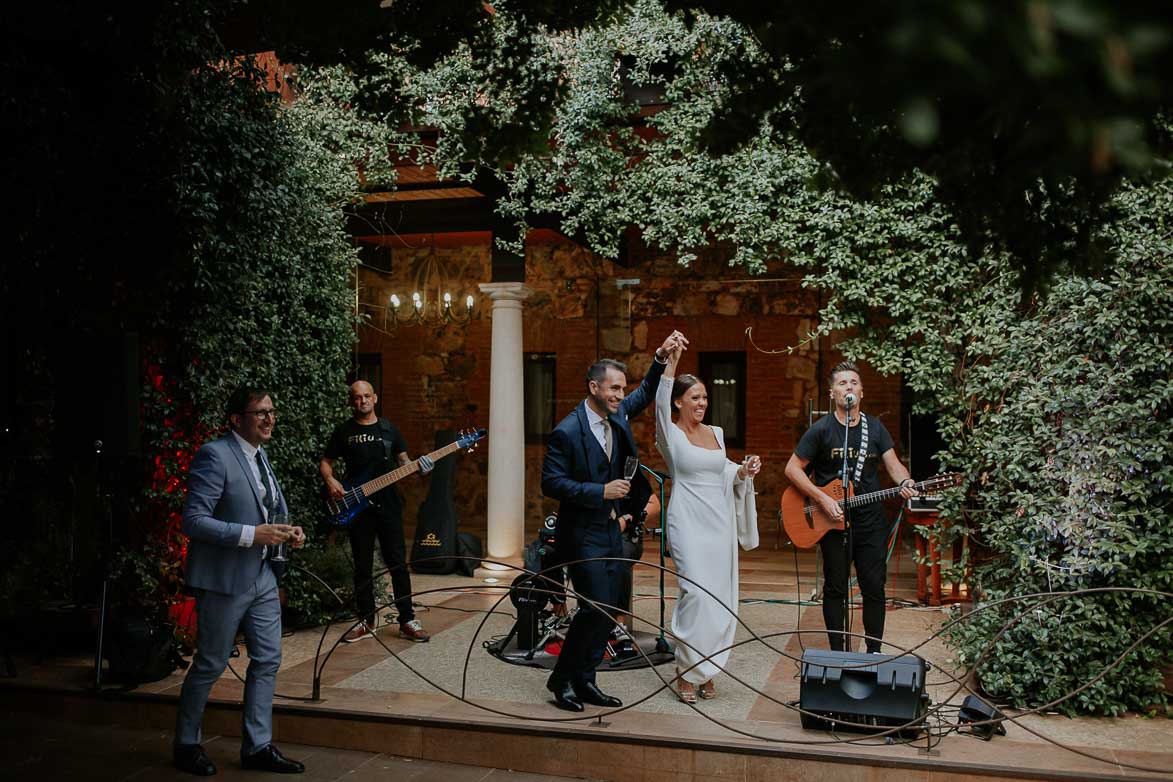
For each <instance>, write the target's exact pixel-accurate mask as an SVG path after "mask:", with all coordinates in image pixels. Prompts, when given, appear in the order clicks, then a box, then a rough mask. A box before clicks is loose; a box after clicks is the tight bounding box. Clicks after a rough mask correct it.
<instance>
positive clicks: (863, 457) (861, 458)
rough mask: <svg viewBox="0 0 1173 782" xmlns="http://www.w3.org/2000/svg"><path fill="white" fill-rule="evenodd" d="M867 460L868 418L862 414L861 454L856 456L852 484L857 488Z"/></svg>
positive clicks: (860, 424)
mask: <svg viewBox="0 0 1173 782" xmlns="http://www.w3.org/2000/svg"><path fill="white" fill-rule="evenodd" d="M867 458H868V417H867V416H866V415H865V414H863V413H860V414H859V452H858V453H857V454H856V459H855V477H854V478H853V479H852V483H854V484H855V485H856V486H858V485H859V479H860V478H862V477H863V463H864V462H866V461H867Z"/></svg>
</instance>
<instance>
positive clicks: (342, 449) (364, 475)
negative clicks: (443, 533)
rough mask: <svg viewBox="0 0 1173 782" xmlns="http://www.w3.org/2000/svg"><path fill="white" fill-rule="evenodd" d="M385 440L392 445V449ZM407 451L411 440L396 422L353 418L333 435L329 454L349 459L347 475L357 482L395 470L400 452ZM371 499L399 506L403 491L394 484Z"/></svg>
mask: <svg viewBox="0 0 1173 782" xmlns="http://www.w3.org/2000/svg"><path fill="white" fill-rule="evenodd" d="M384 442H386V444H387V445H390V449H388V448H387V446H386V445H384ZM388 450H389V451H390V458H388ZM406 451H407V442H406V441H405V440H404V439H403V434H402V433H401V432H400V431H399V429H398V427H396V426H395V424H392V423H389V422H384V425H383V426H380V424H379V423H378V422H376V423H373V424H360V423H358V422H356V421H355V420H354V419H353V418H352V419H351V420H349V421H347V422H346V423H344V424H340V425H339V426H338V427H337V428H336V429H335V430H334V433H333V434H331V435H330V441H329V442H328V443H326V454H325V455H326V458H327V459H339V458H340V459H342V461H344V462H345V463H346V477H347V479H348V480H349V481H350V482H351V483H352V484H353V483H361V482H363V481H369V480H371V479H372V478H378V477H379V476H380V475H383V474H384V473H388V472H390V471H391V470H394V469H395V468H396V467H398V466H399V459H398V457H399V454H401V453H406ZM371 499H372V504H374V505H376V506H380V507H383V508H388V509H390V508H397V507H398V506H399V493H398V492H397V491H396V490H395V488H394V487H389V488H386V489H384V490H383V491H381V492H379V493H378V494H376V495H374V497H372V498H371Z"/></svg>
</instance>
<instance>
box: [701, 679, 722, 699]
mask: <svg viewBox="0 0 1173 782" xmlns="http://www.w3.org/2000/svg"><path fill="white" fill-rule="evenodd" d="M697 695H699V696H700V697H701V698H704V699H705V700H707V701H711V700H712V699H713V698H716V697H717V689H716V687H714V686H713V681H712V679H710V680H709V681H707V682H705V683H704V684H702V685H701V686H700V689H699V690H697Z"/></svg>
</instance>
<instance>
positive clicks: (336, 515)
mask: <svg viewBox="0 0 1173 782" xmlns="http://www.w3.org/2000/svg"><path fill="white" fill-rule="evenodd" d="M484 436H485V430H484V429H465V430H464V431H462V432H461V433H460V436H459V437H457V438H456V440H455V441H453V442H451V443H448V445H445V446H444V447H443V448H438V449H436V450H435V451H432V452H431V453H430V454H428V458H429V459H431V460H432V462H438V461H440V460H441V459H443V458H444V457H445V456H451V455H452V454H454V453H456V452H457V451H459V450H461V449H462V448H467V449H469V450H472V448H473V447H474V446H475V445H476V444H477V442H478V441H479V440H481V438H483V437H484ZM419 470H420V463H419V459H416V460H415V461H413V462H408V463H407V464H405V465H403V466H402V467H399V468H397V469H395V470H392V471H391V472H389V473H386V474H384V475H380V476H379V477H378V478H372V479H371V480H369V481H366V482H365V483H361V484H357V485H352V484H349V483H347V482H346V481H343V482H342V486H343V488H344V489H346V493H345V494H343V495H342V496H341V497H340V498H338V499H334V498H333V497H328V498H327V500H326V523H327V524H332V525H334V526H337V527H344V526H346V525H347V524H349V523H350V522H351V521H353V520H354V517H355V516H357V515H358V514H360V513H362V512H363V511H364V510H365V509H366V507H367V506H368V505H370V504H371V500H370V497H371V495H372V494H374V493H375V492H378V491H382V490H383V489H386V488H387V487H388V486H390V485H391V484H393V483H396V482H397V481H401V480H403V479H404V478H406V477H407V476H409V475H412V474H413V473H417V472H419Z"/></svg>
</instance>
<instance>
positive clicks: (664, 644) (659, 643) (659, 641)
mask: <svg viewBox="0 0 1173 782" xmlns="http://www.w3.org/2000/svg"><path fill="white" fill-rule="evenodd" d="M639 466H640V468H641V469H642V470H643V471H644V472H646V473H647V474H648V475H650V476H652V478H654V479H655V481H656V483H657V484H659V487H660V634H659V635H658V636H657V637H656V651H657V652H662V653H665V654H667V653H671V651H672V649H671V647H669V646H668V641H667V639H665V638H664V602H665V601H664V540H665V538H667V536H668V503H667V501H665V499H664V478H666V477H667V476H665V475H664V474H662V473H660V472H657V471H656V470H653V469H652V468H651V467H648V466H647V465H646V464H644V463H643V462H640V463H639Z"/></svg>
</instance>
